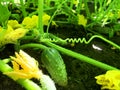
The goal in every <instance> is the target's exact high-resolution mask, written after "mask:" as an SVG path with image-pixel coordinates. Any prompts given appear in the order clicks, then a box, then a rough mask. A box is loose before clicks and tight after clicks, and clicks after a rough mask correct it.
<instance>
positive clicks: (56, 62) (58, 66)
mask: <svg viewBox="0 0 120 90" xmlns="http://www.w3.org/2000/svg"><path fill="white" fill-rule="evenodd" d="M41 60H42V63H43V64H44V66H45V68H46V69H47V71H48V72H49V74H50V75H51V77H52V79H53V80H54V81H55V83H57V84H58V85H60V86H66V85H67V72H66V67H65V64H64V61H63V59H62V57H61V55H60V53H59V52H58V51H57V50H56V49H54V48H48V49H45V50H44V51H43V52H42V54H41Z"/></svg>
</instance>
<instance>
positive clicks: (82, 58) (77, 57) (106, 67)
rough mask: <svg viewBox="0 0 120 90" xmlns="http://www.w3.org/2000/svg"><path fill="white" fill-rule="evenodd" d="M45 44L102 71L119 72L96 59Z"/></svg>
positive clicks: (48, 43) (51, 44) (49, 43)
mask: <svg viewBox="0 0 120 90" xmlns="http://www.w3.org/2000/svg"><path fill="white" fill-rule="evenodd" d="M44 44H46V45H48V46H50V47H53V48H56V49H57V50H59V51H61V52H62V53H64V54H66V55H68V56H71V57H74V58H76V59H79V60H81V61H84V62H87V63H89V64H92V65H94V66H96V67H99V68H102V69H105V70H117V68H115V67H113V66H110V65H107V64H105V63H102V62H99V61H97V60H95V59H92V58H89V57H87V56H84V55H82V54H79V53H76V52H74V51H71V50H68V49H65V48H63V47H60V46H58V45H56V44H53V43H51V42H44Z"/></svg>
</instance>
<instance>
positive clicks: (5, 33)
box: [0, 25, 28, 47]
mask: <svg viewBox="0 0 120 90" xmlns="http://www.w3.org/2000/svg"><path fill="white" fill-rule="evenodd" d="M27 32H28V30H27V29H23V28H17V29H15V30H13V28H12V27H11V26H10V25H8V28H7V29H6V30H5V29H3V28H0V47H2V46H4V45H5V44H9V43H12V44H15V43H16V42H17V40H18V39H20V38H22V37H23V36H25V34H26V33H27Z"/></svg>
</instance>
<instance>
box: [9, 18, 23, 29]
mask: <svg viewBox="0 0 120 90" xmlns="http://www.w3.org/2000/svg"><path fill="white" fill-rule="evenodd" d="M8 25H10V26H11V27H12V28H13V29H16V28H20V27H21V25H20V24H19V23H18V21H17V20H8Z"/></svg>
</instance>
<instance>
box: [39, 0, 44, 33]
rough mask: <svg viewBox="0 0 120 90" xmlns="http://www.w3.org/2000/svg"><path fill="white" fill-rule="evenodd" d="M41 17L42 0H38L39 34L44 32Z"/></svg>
mask: <svg viewBox="0 0 120 90" xmlns="http://www.w3.org/2000/svg"><path fill="white" fill-rule="evenodd" d="M42 18H43V0H38V30H39V32H40V34H41V35H43V34H44V29H43V21H42V20H43V19H42Z"/></svg>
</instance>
